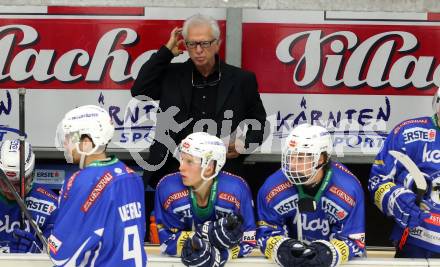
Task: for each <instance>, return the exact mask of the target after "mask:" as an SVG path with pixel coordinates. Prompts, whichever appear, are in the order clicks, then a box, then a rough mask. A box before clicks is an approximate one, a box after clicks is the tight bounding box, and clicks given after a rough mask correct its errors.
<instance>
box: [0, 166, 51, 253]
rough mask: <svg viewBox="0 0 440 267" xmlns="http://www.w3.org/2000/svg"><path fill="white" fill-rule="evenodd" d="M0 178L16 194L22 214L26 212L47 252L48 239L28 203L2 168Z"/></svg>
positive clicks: (25, 214)
mask: <svg viewBox="0 0 440 267" xmlns="http://www.w3.org/2000/svg"><path fill="white" fill-rule="evenodd" d="M0 179H1V180H2V181H3V182H4V183H5V184H6V186H7V187H8V188H9V191H10V192H11V193H12V194H13V195H14V198H15V200H16V201H17V203H18V206H19V207H20V209H21V212H22V214H24V216H25V217H26V219H27V220H28V221H29V224H30V225H31V227H32V228H33V229H34V231H35V233H36V235H37V237H38V239H40V241H41V244H43V250H44V252H46V253H47V240H46V238H45V237H44V236H43V233H42V232H41V230H40V228H39V227H38V225H37V224H36V223H35V221H34V220H33V219H32V216H31V214H30V213H29V211H28V210H27V208H26V205H25V204H24V201H23V199H22V198H21V197H20V196H19V195H18V193H17V191H16V190H15V188H14V186H13V185H12V184H11V182H10V181H9V179H8V177H6V175H5V173H4V172H3V170H1V169H0ZM23 225H24V224H23Z"/></svg>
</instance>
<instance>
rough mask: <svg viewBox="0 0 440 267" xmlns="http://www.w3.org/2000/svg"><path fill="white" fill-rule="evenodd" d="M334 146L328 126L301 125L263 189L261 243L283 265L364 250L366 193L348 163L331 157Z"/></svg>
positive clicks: (337, 258) (331, 261)
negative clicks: (339, 161) (335, 160)
mask: <svg viewBox="0 0 440 267" xmlns="http://www.w3.org/2000/svg"><path fill="white" fill-rule="evenodd" d="M331 149H332V141H331V137H330V134H329V133H328V131H327V130H326V129H325V128H323V127H320V126H311V125H309V124H302V125H300V126H297V127H296V128H295V129H293V130H292V132H291V133H290V134H289V135H288V137H287V138H286V142H285V145H284V146H283V149H282V159H281V161H282V162H281V163H282V164H281V170H278V171H277V172H275V173H274V174H272V175H271V176H270V177H269V178H268V179H267V180H266V182H265V183H264V185H263V186H262V187H261V189H260V190H259V192H258V198H257V201H258V222H257V239H258V244H259V246H260V249H261V251H262V253H264V255H265V256H266V257H267V258H269V259H272V260H274V261H275V262H276V263H277V264H279V265H280V266H285V267H286V266H336V265H338V264H339V263H342V262H345V261H347V260H350V259H352V258H353V257H355V256H362V255H363V254H364V250H365V243H364V240H365V213H364V193H363V190H362V187H361V184H360V183H359V181H358V180H357V178H356V177H355V176H354V175H353V174H352V173H351V172H350V171H349V170H348V169H347V168H346V167H345V166H344V165H342V164H340V163H337V162H332V161H330V153H331Z"/></svg>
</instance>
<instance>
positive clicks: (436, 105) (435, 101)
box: [432, 87, 440, 114]
mask: <svg viewBox="0 0 440 267" xmlns="http://www.w3.org/2000/svg"><path fill="white" fill-rule="evenodd" d="M432 110H433V111H434V113H436V114H440V87H439V88H438V89H437V90H436V92H435V94H434V97H433V98H432Z"/></svg>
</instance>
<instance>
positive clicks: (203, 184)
mask: <svg viewBox="0 0 440 267" xmlns="http://www.w3.org/2000/svg"><path fill="white" fill-rule="evenodd" d="M208 165H209V162H208V163H207V164H206V166H205V167H203V168H202V171H201V172H200V176H201V177H202V180H203V182H202V184H201V185H199V186H198V187H197V188H195V187H194V186H193V191H194V192H198V191H200V190H202V189H203V188H204V187H205V186H207V185H208V182H209V181H210V180H212V179H214V177H215V176H217V173H216V172H214V173H213V174H212V175H211V176H209V177H205V175H204V173H205V171H206V168H207V167H208Z"/></svg>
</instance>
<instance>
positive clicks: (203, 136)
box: [179, 132, 226, 180]
mask: <svg viewBox="0 0 440 267" xmlns="http://www.w3.org/2000/svg"><path fill="white" fill-rule="evenodd" d="M179 152H180V153H182V152H184V153H187V154H189V155H192V156H194V157H197V158H200V159H201V162H200V166H201V167H202V171H201V176H202V179H204V180H209V179H212V178H214V177H216V176H217V174H218V173H219V172H220V170H221V169H222V168H223V166H224V165H225V162H226V146H225V144H224V143H223V141H222V140H221V139H220V138H218V137H216V136H214V135H210V134H209V133H205V132H197V133H192V134H190V135H188V136H187V137H186V138H185V139H183V140H182V142H181V143H180V146H179ZM212 161H213V162H214V163H215V170H214V174H213V175H211V176H210V177H205V176H204V174H203V173H204V172H205V169H206V168H207V167H208V165H209V163H210V162H212Z"/></svg>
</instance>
